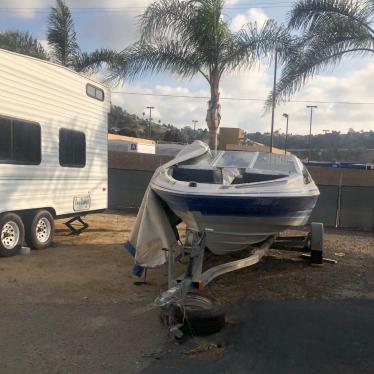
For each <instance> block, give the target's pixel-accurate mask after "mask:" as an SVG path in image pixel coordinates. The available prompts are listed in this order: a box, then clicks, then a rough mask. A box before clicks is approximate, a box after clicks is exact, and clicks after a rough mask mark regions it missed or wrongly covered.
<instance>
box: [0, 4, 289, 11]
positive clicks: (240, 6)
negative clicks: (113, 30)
mask: <svg viewBox="0 0 374 374" xmlns="http://www.w3.org/2000/svg"><path fill="white" fill-rule="evenodd" d="M290 5H292V3H290V2H277V3H248V4H246V3H241V4H238V5H231V6H230V5H228V6H225V7H224V8H223V9H225V10H247V9H248V8H255V9H256V8H257V9H258V8H262V9H272V8H288V7H289V6H290ZM144 9H147V7H146V6H124V7H107V8H103V7H70V10H72V11H75V12H89V13H100V12H103V13H113V12H118V13H126V12H137V11H139V10H144ZM50 10H51V8H50V7H0V12H1V13H17V12H21V13H23V12H27V11H33V12H35V13H45V12H50Z"/></svg>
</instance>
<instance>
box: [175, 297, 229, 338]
mask: <svg viewBox="0 0 374 374" xmlns="http://www.w3.org/2000/svg"><path fill="white" fill-rule="evenodd" d="M171 313H172V317H173V319H174V321H175V323H177V324H178V323H180V324H182V325H183V327H182V331H183V332H184V333H185V334H191V335H193V336H194V335H196V336H206V335H210V334H214V333H216V332H218V331H220V330H221V329H222V328H223V326H224V325H225V311H224V308H223V305H222V304H220V303H218V302H217V301H216V300H214V299H212V298H207V297H205V296H202V295H200V294H198V293H189V294H188V295H187V296H186V298H185V300H184V302H183V304H182V303H175V304H173V305H172V306H171Z"/></svg>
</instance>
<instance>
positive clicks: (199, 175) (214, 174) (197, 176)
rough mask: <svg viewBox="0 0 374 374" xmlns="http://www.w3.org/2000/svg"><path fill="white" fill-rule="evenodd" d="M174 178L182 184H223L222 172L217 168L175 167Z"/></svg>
mask: <svg viewBox="0 0 374 374" xmlns="http://www.w3.org/2000/svg"><path fill="white" fill-rule="evenodd" d="M172 176H173V178H174V179H176V180H178V181H182V182H196V183H210V184H222V183H223V178H222V172H221V170H218V169H215V168H206V169H200V168H185V167H174V168H173V174H172Z"/></svg>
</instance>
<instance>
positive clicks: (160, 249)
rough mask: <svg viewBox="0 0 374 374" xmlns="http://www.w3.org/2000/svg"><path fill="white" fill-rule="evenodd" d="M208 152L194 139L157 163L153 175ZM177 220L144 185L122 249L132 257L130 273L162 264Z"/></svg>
mask: <svg viewBox="0 0 374 374" xmlns="http://www.w3.org/2000/svg"><path fill="white" fill-rule="evenodd" d="M208 151H209V146H208V145H207V144H205V143H203V142H201V141H195V142H193V143H192V144H189V145H187V146H186V147H184V148H183V149H182V150H181V151H180V152H179V153H178V154H177V156H176V157H175V158H174V159H173V160H171V161H169V162H168V163H166V164H164V165H162V166H160V167H159V168H158V169H157V170H156V171H155V173H154V174H153V177H152V179H153V178H156V177H157V176H158V175H159V173H160V172H162V171H163V170H165V169H167V168H170V167H171V166H173V165H176V164H178V163H181V162H184V161H187V160H190V159H192V158H195V157H199V156H201V155H203V154H205V153H206V152H208ZM179 222H180V220H179V219H178V218H177V217H176V216H175V215H174V213H173V212H172V211H171V210H170V209H169V208H168V206H167V205H166V204H165V203H163V201H162V200H161V199H160V198H159V197H158V196H157V195H156V194H155V192H153V190H152V189H151V188H150V185H149V186H148V188H147V190H146V192H145V194H144V197H143V201H142V204H141V206H140V209H139V212H138V215H137V217H136V221H135V224H134V227H133V229H132V232H131V235H130V239H129V241H128V242H126V243H125V248H126V249H127V250H128V251H129V252H130V254H131V255H133V256H134V258H135V266H134V269H133V273H134V274H135V275H138V276H140V275H141V274H142V272H143V269H144V268H154V267H158V266H161V265H163V264H165V262H166V261H167V251H165V249H166V250H167V249H171V248H173V247H175V245H176V244H177V240H178V233H177V231H176V229H175V226H176V225H177V224H178V223H179Z"/></svg>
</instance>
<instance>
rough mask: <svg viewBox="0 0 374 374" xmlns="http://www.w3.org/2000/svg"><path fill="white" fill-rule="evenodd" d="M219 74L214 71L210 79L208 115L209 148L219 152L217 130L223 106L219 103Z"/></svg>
mask: <svg viewBox="0 0 374 374" xmlns="http://www.w3.org/2000/svg"><path fill="white" fill-rule="evenodd" d="M219 95H220V93H219V73H218V71H217V70H214V71H213V72H212V74H211V77H210V100H209V101H208V110H207V114H206V123H207V125H208V129H209V147H210V148H211V149H213V150H217V145H218V144H217V130H218V127H219V124H220V122H221V104H220V102H219Z"/></svg>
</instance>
